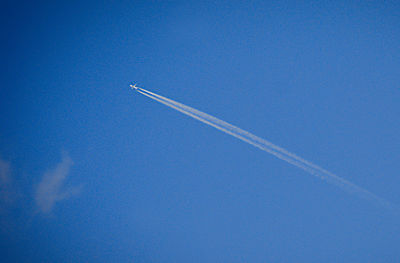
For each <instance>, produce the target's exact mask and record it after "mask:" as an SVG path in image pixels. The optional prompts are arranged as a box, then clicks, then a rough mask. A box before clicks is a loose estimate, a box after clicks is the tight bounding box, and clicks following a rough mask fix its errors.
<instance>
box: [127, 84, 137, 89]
mask: <svg viewBox="0 0 400 263" xmlns="http://www.w3.org/2000/svg"><path fill="white" fill-rule="evenodd" d="M129 86H130V87H131V88H132V89H135V90H137V89H138V88H139V87H138V86H136V84H133V85H129Z"/></svg>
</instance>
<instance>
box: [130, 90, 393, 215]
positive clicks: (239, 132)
mask: <svg viewBox="0 0 400 263" xmlns="http://www.w3.org/2000/svg"><path fill="white" fill-rule="evenodd" d="M135 90H136V91H137V92H139V93H141V94H142V95H145V96H147V97H149V98H151V99H153V100H155V101H158V102H160V103H162V104H164V105H166V106H168V107H170V108H173V109H175V110H177V111H179V112H181V113H183V114H186V115H188V116H190V117H192V118H194V119H197V120H199V121H201V122H203V123H205V124H208V125H210V126H212V127H214V128H216V129H218V130H220V131H222V132H225V133H227V134H229V135H232V136H233V137H236V138H238V139H240V140H242V141H244V142H247V143H248V144H251V145H253V146H255V147H257V148H259V149H261V150H263V151H265V152H268V153H270V154H272V155H274V156H276V157H277V158H279V159H281V160H283V161H286V162H288V163H290V164H292V165H294V166H297V167H298V168H301V169H303V170H304V171H306V172H308V173H310V174H312V175H314V176H317V177H319V178H321V179H322V180H325V181H327V182H329V183H331V184H334V185H336V186H338V187H340V188H342V189H344V190H346V191H348V192H351V193H354V194H357V195H358V196H360V197H362V198H365V199H367V200H370V201H372V202H374V203H377V204H379V205H382V206H384V207H386V208H390V209H393V210H395V211H398V208H397V207H396V206H394V205H393V204H391V203H390V202H388V201H386V200H384V199H383V198H381V197H379V196H376V195H375V194H373V193H371V192H369V191H367V190H365V189H363V188H361V187H359V186H357V185H355V184H353V183H351V182H349V181H347V180H345V179H343V178H341V177H339V176H337V175H335V174H333V173H331V172H329V171H327V170H325V169H323V168H321V167H319V166H317V165H315V164H313V163H311V162H309V161H307V160H305V159H303V158H301V157H299V156H297V155H296V154H294V153H291V152H289V151H287V150H285V149H283V148H282V147H279V146H277V145H275V144H273V143H271V142H269V141H267V140H265V139H263V138H260V137H258V136H256V135H254V134H251V133H249V132H247V131H245V130H243V129H240V128H239V127H236V126H234V125H232V124H229V123H227V122H225V121H223V120H220V119H218V118H215V117H213V116H211V115H209V114H206V113H204V112H201V111H199V110H196V109H194V108H191V107H189V106H187V105H184V104H182V103H179V102H176V101H174V100H171V99H168V98H166V97H163V96H161V95H158V94H155V93H153V92H150V91H148V90H145V89H143V88H139V87H135Z"/></svg>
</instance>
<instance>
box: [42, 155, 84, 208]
mask: <svg viewBox="0 0 400 263" xmlns="http://www.w3.org/2000/svg"><path fill="white" fill-rule="evenodd" d="M72 165H73V162H72V160H71V158H70V157H69V156H68V155H66V154H64V155H63V157H62V160H61V162H60V163H59V164H58V165H57V166H56V167H55V168H54V169H52V170H49V171H47V172H46V173H45V174H44V175H43V178H42V180H41V181H40V183H39V184H38V185H37V187H36V190H35V196H34V197H35V203H36V206H37V207H38V209H39V210H40V211H41V212H42V213H46V214H47V213H50V212H51V211H52V209H53V207H54V206H55V204H56V203H57V202H59V201H62V200H66V199H68V198H70V197H72V196H75V195H77V194H79V193H80V191H81V187H80V186H78V187H70V188H66V189H65V186H64V185H65V181H66V179H67V177H68V176H69V171H70V168H71V166H72Z"/></svg>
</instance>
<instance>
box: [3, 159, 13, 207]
mask: <svg viewBox="0 0 400 263" xmlns="http://www.w3.org/2000/svg"><path fill="white" fill-rule="evenodd" d="M10 192H11V170H10V163H9V162H6V161H4V160H3V159H0V200H1V203H2V204H9V203H10V202H11V196H10Z"/></svg>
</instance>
